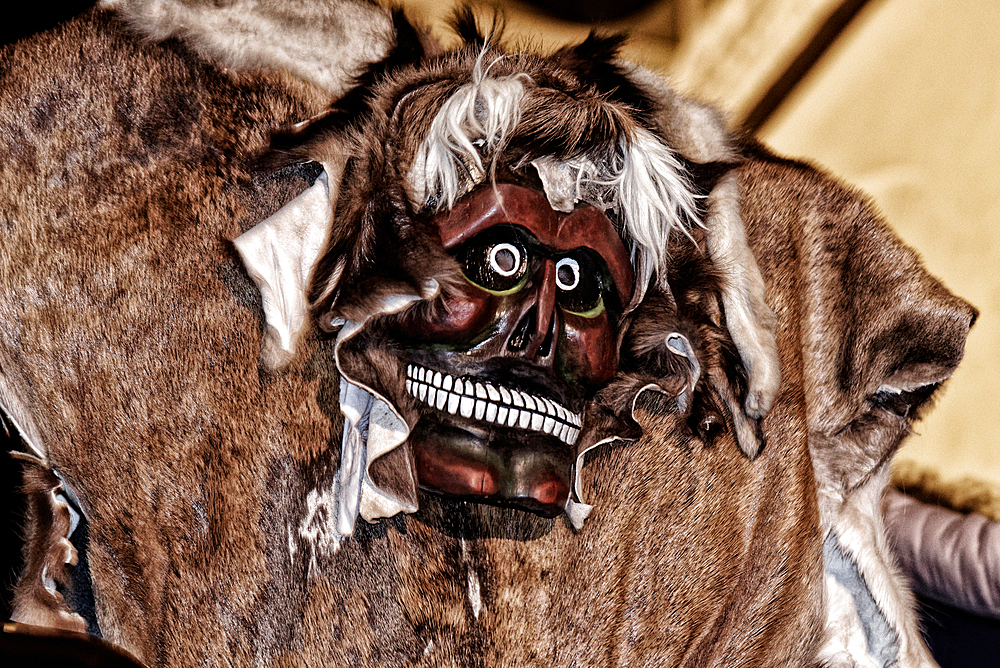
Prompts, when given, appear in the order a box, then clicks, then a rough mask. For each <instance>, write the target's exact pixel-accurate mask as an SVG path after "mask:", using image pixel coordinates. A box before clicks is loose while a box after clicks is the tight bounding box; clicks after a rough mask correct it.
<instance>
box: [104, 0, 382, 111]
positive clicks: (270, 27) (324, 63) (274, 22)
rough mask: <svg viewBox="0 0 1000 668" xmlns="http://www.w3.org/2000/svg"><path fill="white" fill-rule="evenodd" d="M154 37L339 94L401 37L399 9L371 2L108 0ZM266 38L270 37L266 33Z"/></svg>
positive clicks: (238, 66)
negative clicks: (262, 4) (397, 20)
mask: <svg viewBox="0 0 1000 668" xmlns="http://www.w3.org/2000/svg"><path fill="white" fill-rule="evenodd" d="M100 4H101V6H102V7H106V8H112V9H116V10H118V12H119V13H120V14H121V15H122V17H123V18H124V19H125V20H126V21H128V22H129V23H131V24H132V25H133V26H135V27H136V28H137V29H139V30H140V31H141V32H143V33H145V34H146V35H149V36H150V37H152V38H153V39H157V40H162V39H168V38H171V37H177V38H181V39H183V40H184V41H185V42H186V43H187V44H189V45H190V46H192V47H193V48H194V49H195V50H196V51H198V52H199V53H200V54H201V55H202V56H204V57H207V58H208V59H210V60H215V61H218V62H221V63H223V64H225V65H226V66H228V67H231V68H233V69H244V70H248V69H274V70H285V71H287V72H289V73H291V74H292V75H293V76H295V77H297V78H298V79H301V80H303V81H306V82H308V83H310V84H312V85H314V86H318V87H319V88H320V89H322V90H324V91H326V92H328V93H330V94H331V95H332V97H334V98H339V97H341V96H343V95H344V94H345V93H346V92H347V91H348V90H350V89H351V88H353V87H354V86H355V85H356V79H357V77H358V76H359V75H360V74H361V73H362V71H363V70H364V69H365V68H366V67H367V66H368V65H370V64H372V63H375V62H378V61H380V60H382V59H383V58H384V57H385V56H386V55H387V54H388V53H389V52H390V51H391V49H392V47H393V46H394V44H395V41H396V31H395V28H394V25H393V18H392V14H391V13H390V12H389V11H388V10H386V9H385V8H383V7H379V6H378V5H377V4H375V3H374V2H366V1H365V0H326V1H325V2H305V1H303V0H298V1H295V2H271V3H267V7H266V11H265V10H264V9H261V8H260V7H259V6H258V5H259V3H257V2H254V1H252V0H233V1H231V2H217V1H215V0H102V1H101V3H100ZM262 36H266V38H262Z"/></svg>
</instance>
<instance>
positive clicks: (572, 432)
mask: <svg viewBox="0 0 1000 668" xmlns="http://www.w3.org/2000/svg"><path fill="white" fill-rule="evenodd" d="M406 376H407V378H406V391H407V392H408V393H409V394H410V395H411V396H414V397H416V398H417V399H419V400H420V401H422V402H424V403H425V404H428V405H429V406H433V407H434V408H436V409H438V410H439V411H447V412H449V413H451V414H452V415H461V416H462V417H464V418H475V419H477V420H483V421H486V422H490V423H493V424H497V425H501V426H507V427H518V428H520V429H528V430H530V431H540V432H543V433H545V434H552V435H553V436H556V437H558V438H559V440H561V441H562V442H563V443H566V444H568V445H573V444H574V443H576V439H577V437H579V435H580V426H581V424H582V422H581V420H580V416H579V415H577V414H576V413H574V412H572V411H570V410H567V409H566V408H564V407H563V406H561V405H559V404H557V403H556V402H554V401H552V400H551V399H545V398H544V397H537V396H534V395H531V394H527V393H526V392H521V391H519V390H512V389H509V388H506V387H502V386H501V387H497V386H495V385H491V384H490V383H483V382H480V381H474V380H470V379H465V380H462V379H461V378H455V377H454V376H451V375H449V374H446V373H441V372H440V371H433V370H431V369H425V368H424V367H422V366H417V365H415V364H410V365H408V366H407V367H406Z"/></svg>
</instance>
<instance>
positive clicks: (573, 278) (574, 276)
mask: <svg viewBox="0 0 1000 668" xmlns="http://www.w3.org/2000/svg"><path fill="white" fill-rule="evenodd" d="M556 285H557V286H558V287H559V289H560V290H566V291H567V292H568V291H570V290H572V289H574V288H575V287H576V286H578V285H580V263H579V262H577V261H576V260H574V259H573V258H571V257H564V258H563V259H561V260H559V261H558V262H556Z"/></svg>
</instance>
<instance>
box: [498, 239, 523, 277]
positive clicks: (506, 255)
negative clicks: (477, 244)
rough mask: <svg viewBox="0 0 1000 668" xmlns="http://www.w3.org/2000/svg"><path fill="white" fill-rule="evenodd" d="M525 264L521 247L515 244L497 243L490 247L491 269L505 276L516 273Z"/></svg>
mask: <svg viewBox="0 0 1000 668" xmlns="http://www.w3.org/2000/svg"><path fill="white" fill-rule="evenodd" d="M523 264H524V263H523V261H522V259H521V249H519V248H518V247H517V246H515V245H514V244H508V243H502V244H497V245H496V246H493V248H491V249H490V269H492V270H493V271H495V272H496V273H498V274H500V275H501V276H503V277H504V278H508V277H510V276H513V275H515V274H516V273H517V272H518V271H519V270H520V269H521V268H522V267H523Z"/></svg>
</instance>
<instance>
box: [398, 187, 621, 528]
mask: <svg viewBox="0 0 1000 668" xmlns="http://www.w3.org/2000/svg"><path fill="white" fill-rule="evenodd" d="M434 223H435V224H436V226H437V229H438V231H439V234H440V238H441V243H442V245H443V246H444V248H445V249H446V250H448V251H449V253H451V254H452V255H453V256H454V257H455V258H456V259H457V260H458V261H459V263H460V264H461V266H462V271H463V274H464V275H465V278H466V282H467V284H466V285H464V286H462V289H461V291H460V292H458V293H449V294H447V295H443V296H442V298H441V299H440V300H438V302H437V313H436V318H434V319H432V320H430V321H428V320H427V319H424V318H416V317H408V316H407V315H406V314H403V315H402V316H400V317H399V318H398V319H397V321H396V324H395V327H394V329H396V336H397V337H398V338H399V339H400V340H401V341H402V342H403V345H404V346H406V348H407V351H406V356H407V357H408V360H407V361H408V362H409V364H408V370H407V375H408V379H407V391H408V392H409V393H410V394H411V395H413V396H415V397H417V398H418V399H419V400H420V401H421V402H422V403H423V405H424V406H425V407H426V409H427V410H426V411H425V412H424V413H423V415H422V417H421V418H420V420H419V422H418V423H417V425H416V426H415V427H414V429H413V432H412V433H411V435H410V439H409V442H410V445H411V446H412V447H413V452H414V456H415V458H416V464H417V473H418V477H419V479H420V485H421V487H423V488H425V489H429V490H431V491H435V492H440V493H445V494H451V495H459V496H468V497H475V498H476V499H477V500H481V501H492V502H496V503H502V504H507V505H515V506H519V507H523V508H527V509H529V510H532V511H534V512H538V513H541V514H544V515H549V516H554V515H556V514H558V513H559V512H562V510H563V508H564V507H565V504H566V499H567V496H568V494H569V485H570V482H569V481H570V472H571V469H572V465H573V462H574V461H575V458H576V445H575V444H576V441H577V438H578V436H579V434H580V430H581V427H582V423H581V420H582V415H583V411H584V406H585V403H586V400H587V399H588V398H589V397H590V396H591V395H592V394H593V392H594V391H596V390H597V389H598V388H599V387H600V386H601V385H602V384H604V383H606V382H607V381H608V380H610V379H611V377H612V376H613V375H614V374H615V371H616V369H617V366H618V351H617V332H618V324H619V323H618V320H619V317H620V314H621V305H622V304H627V303H628V301H629V299H630V298H631V294H632V282H633V278H632V265H631V262H630V261H629V256H628V252H627V251H626V250H625V247H624V245H623V244H622V242H621V239H620V238H619V236H618V234H617V232H616V231H615V229H614V227H613V226H612V224H611V222H610V221H609V220H608V218H607V217H606V216H605V215H604V214H603V213H602V212H601V211H600V210H598V209H596V208H595V207H592V206H589V205H583V206H580V207H577V209H576V210H574V211H573V212H572V213H569V214H565V213H560V212H558V211H555V210H553V209H552V208H551V207H550V206H549V203H548V200H547V199H546V197H545V195H544V194H542V193H540V192H538V191H535V190H532V189H530V188H525V187H522V186H517V185H513V184H498V185H496V186H490V185H487V186H482V187H480V188H479V189H477V190H475V191H473V192H472V193H470V194H469V195H467V196H466V197H464V198H463V199H462V200H460V201H459V202H458V203H457V204H456V205H455V206H454V207H453V208H452V209H451V210H450V211H448V212H446V213H443V214H440V215H439V216H437V217H436V218H435V219H434Z"/></svg>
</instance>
